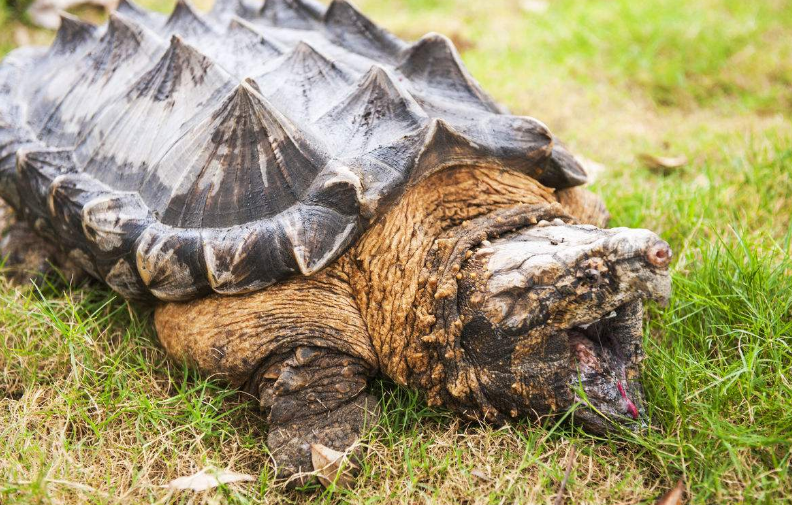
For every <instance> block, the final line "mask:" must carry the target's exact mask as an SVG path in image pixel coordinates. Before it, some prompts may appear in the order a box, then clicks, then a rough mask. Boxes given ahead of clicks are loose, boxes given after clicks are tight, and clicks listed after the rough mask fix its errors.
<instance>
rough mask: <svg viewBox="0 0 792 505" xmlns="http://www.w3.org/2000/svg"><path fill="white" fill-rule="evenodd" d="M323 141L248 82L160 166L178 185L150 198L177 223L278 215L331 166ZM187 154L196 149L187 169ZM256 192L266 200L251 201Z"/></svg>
mask: <svg viewBox="0 0 792 505" xmlns="http://www.w3.org/2000/svg"><path fill="white" fill-rule="evenodd" d="M318 145H319V143H318V142H317V141H315V140H313V139H310V138H307V137H306V135H305V134H304V133H302V132H301V131H300V130H299V129H298V128H297V127H296V126H295V125H294V124H293V123H292V122H291V121H290V120H289V119H288V118H286V117H285V116H283V115H282V114H281V113H279V112H278V111H277V110H276V109H275V108H274V107H273V106H272V105H271V104H270V103H269V102H268V101H267V100H266V99H265V98H264V97H263V96H262V95H261V94H260V93H259V92H258V90H257V89H256V85H255V83H252V82H251V81H249V80H245V81H242V82H241V83H240V84H239V85H237V86H236V88H235V89H234V90H233V91H232V92H231V93H230V94H229V95H228V96H227V97H226V98H225V100H223V102H222V103H221V104H220V105H219V106H218V107H217V108H215V109H214V110H212V111H207V114H206V115H205V119H204V120H202V121H201V122H200V123H197V124H196V125H195V126H194V127H192V128H191V129H190V130H188V131H186V132H185V133H184V135H182V136H181V137H180V138H179V139H178V140H177V141H176V143H175V144H174V145H173V146H172V148H171V149H170V151H169V153H168V154H166V155H165V156H164V157H163V158H162V159H161V160H160V161H159V162H158V164H157V165H156V166H154V167H153V173H154V174H156V175H157V177H159V178H160V179H161V180H172V181H174V182H175V184H174V185H173V186H172V187H171V188H169V189H168V194H161V195H159V197H157V198H156V199H149V201H150V202H151V201H156V202H157V204H156V208H157V209H158V210H159V211H160V212H161V213H162V222H163V223H164V224H167V225H171V226H181V227H196V226H201V227H210V228H217V227H226V226H233V225H234V224H239V223H248V222H252V221H256V220H259V219H264V218H268V217H272V216H274V215H276V214H278V213H280V212H283V211H285V210H286V209H288V208H290V207H291V206H293V205H294V204H295V203H297V202H298V201H299V200H300V199H301V198H303V197H304V195H305V192H306V191H307V190H308V188H309V187H310V185H311V183H312V182H313V180H314V179H315V178H316V174H317V173H318V171H319V170H321V168H322V167H324V166H325V165H326V164H327V159H328V157H327V155H326V154H325V153H323V152H322V151H320V150H319V149H318V148H317V146H318ZM207 146H211V147H209V148H207ZM182 152H190V153H195V154H194V157H193V158H192V159H191V162H190V163H189V164H188V166H187V167H185V165H184V160H183V159H182V157H181V156H180V154H179V153H182ZM251 191H252V192H255V193H257V194H261V195H262V197H261V198H259V199H257V200H256V202H251V201H250V199H249V197H248V195H249V193H250V192H251ZM144 196H145V195H144Z"/></svg>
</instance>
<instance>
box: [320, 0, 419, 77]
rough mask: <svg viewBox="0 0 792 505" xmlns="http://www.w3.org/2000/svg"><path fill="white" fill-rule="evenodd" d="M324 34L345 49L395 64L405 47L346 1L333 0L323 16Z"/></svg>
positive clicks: (396, 38)
mask: <svg viewBox="0 0 792 505" xmlns="http://www.w3.org/2000/svg"><path fill="white" fill-rule="evenodd" d="M323 21H324V24H325V27H326V28H327V31H328V32H330V33H331V34H332V36H333V38H334V39H335V40H336V41H337V42H338V43H339V44H341V45H342V46H343V47H344V48H345V49H347V50H349V51H352V52H355V53H358V54H362V55H364V56H370V57H374V58H376V59H385V60H387V62H395V61H396V59H397V58H398V56H399V54H400V53H401V52H402V51H404V49H405V48H406V44H405V43H404V42H402V41H401V40H400V39H399V38H398V37H396V36H395V35H393V34H392V33H390V32H388V31H387V30H384V29H382V28H380V27H379V26H377V25H375V24H374V23H373V22H372V21H371V20H370V19H369V18H367V17H366V16H364V15H363V13H361V12H360V11H359V10H357V9H356V8H355V7H354V6H353V5H352V4H350V3H349V2H348V1H347V0H333V2H332V3H331V4H330V6H329V7H328V8H327V12H325V15H324V19H323Z"/></svg>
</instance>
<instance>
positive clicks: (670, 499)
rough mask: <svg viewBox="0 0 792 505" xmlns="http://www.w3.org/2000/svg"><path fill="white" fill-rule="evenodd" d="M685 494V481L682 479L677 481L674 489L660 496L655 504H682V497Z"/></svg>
mask: <svg viewBox="0 0 792 505" xmlns="http://www.w3.org/2000/svg"><path fill="white" fill-rule="evenodd" d="M684 495H685V483H684V482H683V481H682V479H679V480H678V481H677V485H676V487H675V488H674V489H672V490H670V491H669V492H667V493H666V494H664V495H663V496H661V497H660V499H658V500H657V501H656V502H655V505H682V503H683V502H682V497H683V496H684Z"/></svg>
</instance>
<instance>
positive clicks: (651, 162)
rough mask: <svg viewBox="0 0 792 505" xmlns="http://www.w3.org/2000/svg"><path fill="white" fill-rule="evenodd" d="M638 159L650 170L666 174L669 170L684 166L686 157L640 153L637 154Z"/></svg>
mask: <svg viewBox="0 0 792 505" xmlns="http://www.w3.org/2000/svg"><path fill="white" fill-rule="evenodd" d="M638 161H640V162H641V163H643V165H644V166H645V167H646V168H648V169H649V170H651V171H652V172H659V173H662V174H663V175H668V174H670V173H671V172H673V171H675V170H678V169H680V168H682V167H684V166H685V165H686V164H687V162H688V159H687V158H686V157H685V156H673V157H664V156H654V155H652V154H647V153H641V154H639V155H638Z"/></svg>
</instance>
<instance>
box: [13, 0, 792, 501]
mask: <svg viewBox="0 0 792 505" xmlns="http://www.w3.org/2000/svg"><path fill="white" fill-rule="evenodd" d="M6 1H8V0H6ZM142 3H143V4H145V5H148V6H150V7H155V8H157V9H160V10H168V7H169V5H165V3H163V2H159V1H158V0H147V1H145V2H142ZM357 4H358V5H359V6H360V7H361V8H362V9H363V10H364V11H365V12H367V13H369V14H370V15H371V16H372V17H373V18H374V19H375V20H377V21H378V22H380V23H382V24H384V25H385V26H386V27H388V28H390V29H391V30H393V31H394V32H396V33H397V34H399V35H400V36H402V37H404V38H406V39H410V40H412V39H416V38H418V37H419V36H420V35H422V34H423V33H425V32H427V31H439V32H442V33H445V34H447V35H449V36H450V37H451V38H452V39H454V40H455V42H456V43H457V44H458V46H459V47H460V48H461V49H462V54H463V58H464V60H465V61H466V63H467V64H468V66H469V68H470V69H471V71H472V72H473V74H474V75H475V76H476V77H477V78H478V79H479V80H480V81H481V82H482V84H483V85H484V87H485V88H486V89H487V90H489V91H490V92H491V93H492V94H493V95H494V96H495V97H496V98H498V99H499V100H500V101H502V102H503V103H505V104H506V105H508V106H509V107H510V108H511V110H512V111H513V112H515V113H521V114H529V115H532V116H535V117H537V118H540V119H541V120H542V121H544V122H545V123H547V124H548V125H549V126H550V128H551V129H552V130H553V131H554V132H555V133H556V134H557V135H558V136H560V137H561V138H563V139H564V140H565V141H566V142H567V144H568V145H569V146H570V147H571V148H572V149H573V150H574V151H575V152H577V153H579V154H582V155H584V156H586V157H587V158H589V159H592V160H595V161H597V162H599V163H601V164H602V165H603V166H604V167H606V168H604V169H603V170H601V171H599V172H598V173H597V175H596V181H595V183H594V184H593V185H592V188H593V189H594V190H595V191H597V192H599V193H600V194H602V195H603V196H604V197H605V199H606V201H607V203H608V205H609V208H610V210H611V213H612V214H613V216H614V220H613V223H612V224H613V225H614V226H632V227H645V228H650V229H653V230H655V231H657V232H658V233H660V234H661V235H662V236H663V237H664V238H665V239H666V240H668V241H669V243H670V244H671V246H672V248H673V249H674V252H675V261H674V263H673V283H674V296H673V299H672V302H671V304H670V305H669V306H668V307H666V308H659V307H652V308H651V310H650V311H649V314H648V318H647V324H646V331H645V346H646V350H647V353H648V359H647V360H646V361H645V375H644V380H645V382H644V384H645V388H646V392H647V398H648V412H649V417H650V420H649V421H650V428H649V429H648V430H647V431H646V432H643V433H641V434H640V435H635V436H627V435H619V436H611V437H610V438H604V439H603V438H597V437H593V436H590V435H587V434H585V433H583V432H581V431H579V430H576V429H574V428H571V427H568V426H565V425H560V426H556V425H554V424H552V423H548V424H547V425H546V426H535V425H531V424H528V423H521V424H517V425H512V426H507V427H505V428H501V429H495V428H492V427H490V426H486V425H478V424H470V423H463V422H460V421H459V420H457V419H456V418H454V417H453V416H452V415H450V414H448V413H447V412H444V411H442V410H437V409H433V408H429V407H427V406H426V404H425V403H424V401H423V399H422V398H421V397H420V395H417V394H415V393H412V392H409V391H406V390H404V389H401V388H399V387H396V386H394V385H393V384H392V383H389V382H388V381H385V380H383V381H378V382H375V383H374V384H372V385H371V389H372V390H373V391H374V392H375V394H378V395H379V396H381V397H382V408H383V411H384V416H383V418H382V421H381V422H380V424H379V425H378V426H377V427H376V429H375V430H374V432H373V433H372V434H371V436H370V437H369V438H368V439H367V440H366V445H367V448H368V452H367V457H366V459H365V461H364V466H363V469H362V473H361V476H360V479H359V481H358V484H357V485H356V487H355V488H354V489H352V490H346V491H345V490H340V489H329V490H322V489H320V488H316V489H313V490H311V491H309V493H308V494H305V493H299V492H293V491H286V490H284V489H282V488H281V487H280V485H279V484H277V483H276V482H274V481H273V476H272V473H273V472H272V467H271V465H270V460H269V456H268V453H267V449H266V446H265V444H264V441H265V439H266V426H265V423H264V418H263V417H262V416H261V415H260V414H259V413H258V411H257V408H256V406H255V404H253V403H249V402H247V401H246V399H245V398H242V397H240V396H239V395H238V394H237V393H236V392H234V391H229V390H227V389H225V388H224V387H223V386H222V384H220V383H218V382H216V381H212V380H206V379H203V378H200V377H198V376H196V375H195V374H193V373H191V372H190V371H188V370H186V369H185V368H184V367H183V366H181V365H180V364H177V363H171V362H169V361H168V360H167V359H166V357H165V355H164V352H163V351H162V350H161V349H160V348H159V347H158V345H157V342H156V338H155V335H154V332H153V328H152V325H151V313H150V311H149V310H147V309H146V308H145V307H140V306H134V305H130V304H127V303H125V302H124V301H122V300H120V299H119V298H117V297H115V296H114V295H113V294H112V293H111V292H110V291H109V290H107V289H105V288H99V287H96V286H91V287H88V288H86V287H68V286H66V285H65V284H64V283H63V282H61V281H60V280H58V279H57V278H52V279H50V282H48V283H47V284H45V285H42V286H38V287H27V288H24V289H20V288H15V287H12V286H9V285H7V284H0V336H1V337H0V338H2V345H1V346H0V370H1V372H0V440H2V442H3V443H2V445H0V503H3V504H23V503H24V504H27V503H67V504H72V503H89V504H104V503H149V502H158V503H207V504H214V503H226V502H229V503H240V504H243V503H290V502H303V501H304V500H314V501H317V502H328V503H337V502H352V503H471V504H473V503H493V504H494V503H552V501H553V499H554V497H555V494H556V493H557V490H558V487H559V483H560V481H561V480H562V478H563V476H564V471H565V469H566V467H567V464H568V463H571V473H570V476H569V480H568V483H567V484H566V490H567V494H568V497H569V498H568V500H567V503H639V502H644V503H652V502H653V500H654V499H656V498H657V496H659V495H660V494H662V493H663V492H664V491H665V490H667V489H668V488H670V487H672V486H673V485H674V484H675V483H676V481H677V480H678V479H680V478H682V479H683V480H684V482H685V483H686V486H687V489H688V491H689V493H690V494H691V496H692V500H691V502H692V503H734V502H746V503H782V502H792V499H790V498H789V496H792V472H791V471H790V466H792V465H791V463H792V461H790V460H792V259H790V245H791V242H792V224H791V223H790V217H792V123H790V115H792V37H790V36H789V34H790V33H791V30H792V1H790V0H762V1H748V2H746V1H745V0H642V1H634V0H551V1H550V2H549V3H548V4H547V9H546V10H542V9H536V8H535V7H534V6H540V7H541V5H542V4H541V3H536V2H525V1H522V2H521V1H518V0H488V1H486V2H482V1H476V0H389V1H387V2H385V1H381V0H380V1H375V0H359V1H358V2H357ZM202 6H203V7H206V6H207V5H206V2H204V3H202ZM13 12H14V10H13V9H12V8H10V7H7V8H6V9H5V10H3V11H0V51H3V52H6V51H8V50H10V49H11V48H12V47H13V46H14V45H15V44H18V43H29V42H40V43H46V42H47V41H48V40H49V39H50V38H51V34H49V33H46V32H44V31H40V30H33V29H30V28H29V27H27V26H26V25H24V23H23V21H20V20H19V19H17V17H16V16H15V15H14V13H13ZM94 17H95V14H94ZM642 153H648V154H652V155H655V156H685V157H686V158H687V160H688V163H687V164H686V165H685V166H684V167H683V168H681V169H677V170H673V171H671V173H668V174H662V173H656V172H653V171H651V170H648V169H647V168H644V167H642V166H641V163H639V162H638V161H636V159H637V157H638V156H639V155H640V154H642ZM0 282H2V281H0ZM573 451H574V457H571V455H572V454H573ZM208 466H212V467H216V468H229V469H232V470H234V471H238V472H246V473H250V474H253V475H255V476H256V477H257V480H256V482H255V483H248V484H234V485H230V486H228V487H223V488H220V489H217V490H214V491H210V492H207V493H202V494H183V493H182V494H173V493H171V492H170V491H168V489H166V488H165V487H164V485H165V484H167V483H168V482H169V481H170V480H172V479H174V478H176V477H179V476H183V475H189V474H192V473H194V472H196V471H198V470H200V469H202V468H204V467H208Z"/></svg>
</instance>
